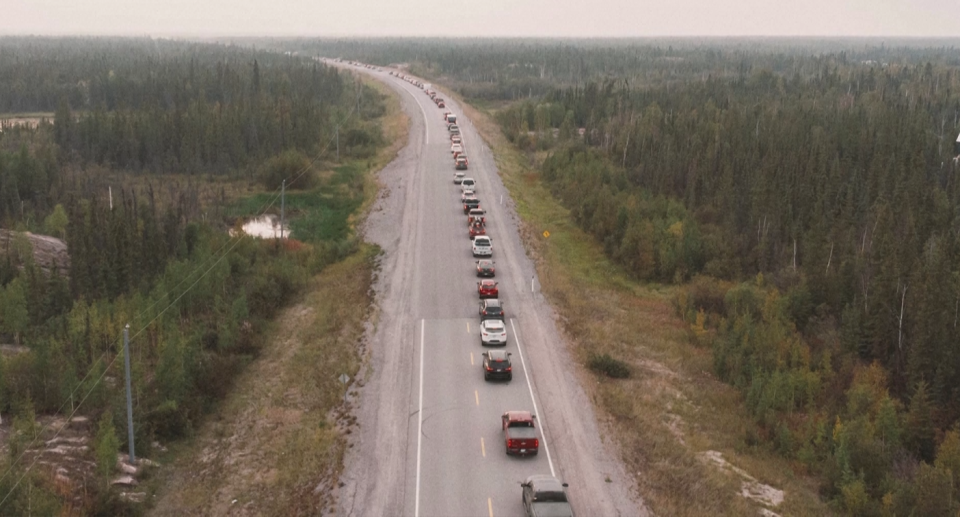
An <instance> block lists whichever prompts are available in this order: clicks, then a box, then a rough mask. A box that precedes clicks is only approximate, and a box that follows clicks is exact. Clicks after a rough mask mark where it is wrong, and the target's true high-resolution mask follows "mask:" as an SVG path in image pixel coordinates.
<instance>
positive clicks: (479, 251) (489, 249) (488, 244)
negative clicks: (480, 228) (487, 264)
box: [473, 235, 493, 257]
mask: <svg viewBox="0 0 960 517" xmlns="http://www.w3.org/2000/svg"><path fill="white" fill-rule="evenodd" d="M473 256H474V257H492V256H493V239H491V238H490V237H489V236H487V235H477V236H476V237H474V238H473Z"/></svg>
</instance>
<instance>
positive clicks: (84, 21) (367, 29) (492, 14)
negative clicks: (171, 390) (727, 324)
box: [0, 0, 960, 37]
mask: <svg viewBox="0 0 960 517" xmlns="http://www.w3.org/2000/svg"><path fill="white" fill-rule="evenodd" d="M958 14H960V0H797V1H784V0H712V1H711V0H660V1H649V0H163V1H156V0H0V34H36V35H151V36H244V35H248V36H519V37H524V36H530V37H630V36H640V37H643V36H906V37H910V36H915V37H956V36H960V23H958V21H957V16H958Z"/></svg>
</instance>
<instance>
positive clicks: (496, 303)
mask: <svg viewBox="0 0 960 517" xmlns="http://www.w3.org/2000/svg"><path fill="white" fill-rule="evenodd" d="M477 238H478V239H479V237H477ZM484 302H485V303H486V304H487V307H499V306H500V300H498V299H496V298H492V299H489V300H484Z"/></svg>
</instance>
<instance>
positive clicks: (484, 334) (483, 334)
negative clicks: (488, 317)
mask: <svg viewBox="0 0 960 517" xmlns="http://www.w3.org/2000/svg"><path fill="white" fill-rule="evenodd" d="M480 335H481V336H483V337H487V336H489V335H490V334H487V333H486V332H481V333H480Z"/></svg>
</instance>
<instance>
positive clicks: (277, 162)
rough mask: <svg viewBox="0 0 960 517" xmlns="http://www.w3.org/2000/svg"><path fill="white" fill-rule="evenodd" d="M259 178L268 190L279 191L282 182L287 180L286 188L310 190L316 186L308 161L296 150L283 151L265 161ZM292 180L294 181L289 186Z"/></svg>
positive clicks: (315, 179) (314, 175)
mask: <svg viewBox="0 0 960 517" xmlns="http://www.w3.org/2000/svg"><path fill="white" fill-rule="evenodd" d="M301 173H302V174H301ZM259 177H260V182H261V183H263V186H265V187H267V188H268V189H279V188H280V185H281V183H283V180H287V188H297V189H302V190H306V189H311V188H313V187H315V186H316V184H317V175H316V173H315V172H314V171H313V168H312V166H311V163H310V159H309V158H307V157H306V156H304V154H303V153H301V152H300V151H297V150H289V151H284V152H282V153H280V154H278V155H276V156H274V157H273V158H270V159H269V160H267V161H266V163H264V164H263V166H262V167H261V168H260V174H259ZM294 179H296V181H295V182H293V183H292V184H291V181H293V180H294Z"/></svg>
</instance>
